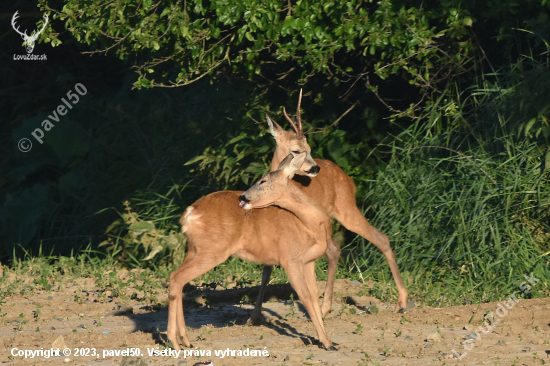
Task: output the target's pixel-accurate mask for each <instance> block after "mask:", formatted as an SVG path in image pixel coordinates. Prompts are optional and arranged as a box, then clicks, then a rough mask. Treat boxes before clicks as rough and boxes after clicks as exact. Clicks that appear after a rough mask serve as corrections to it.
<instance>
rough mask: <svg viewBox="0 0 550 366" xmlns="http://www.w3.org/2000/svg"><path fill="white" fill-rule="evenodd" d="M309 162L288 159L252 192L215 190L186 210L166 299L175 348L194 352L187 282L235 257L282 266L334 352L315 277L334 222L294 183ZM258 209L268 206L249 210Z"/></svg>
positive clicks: (299, 157)
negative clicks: (180, 258) (179, 260)
mask: <svg viewBox="0 0 550 366" xmlns="http://www.w3.org/2000/svg"><path fill="white" fill-rule="evenodd" d="M305 158H306V154H305V153H301V154H297V155H296V156H293V155H291V154H290V155H289V156H288V157H287V158H285V159H283V161H282V162H281V164H280V167H279V169H278V170H276V171H273V172H270V173H268V174H266V175H265V176H264V177H263V178H262V179H261V180H260V181H258V182H257V183H256V184H255V185H253V186H252V187H251V188H250V189H249V190H248V191H246V192H242V191H241V192H239V191H221V192H216V193H212V194H209V195H207V196H205V197H203V198H201V199H199V200H198V201H197V202H195V203H193V204H192V205H191V206H189V207H188V208H187V209H186V210H185V212H184V213H183V215H182V217H181V219H180V223H181V225H182V230H183V231H184V232H185V233H186V235H187V240H188V252H187V256H186V258H185V261H184V262H183V264H182V265H181V267H180V268H178V269H177V270H175V271H174V272H172V273H171V274H170V285H169V296H168V300H169V305H168V329H167V334H168V340H169V341H170V342H172V345H173V347H174V349H176V350H179V349H180V346H179V337H181V338H182V339H181V340H182V343H183V345H184V346H186V347H191V343H190V342H189V338H188V336H187V330H186V328H185V320H184V315H183V303H182V297H183V296H182V289H183V287H184V285H185V284H186V283H188V282H189V281H191V280H192V279H194V278H196V277H198V276H200V275H201V274H203V273H205V272H207V271H208V270H210V269H212V268H214V267H215V266H217V265H218V264H220V263H222V262H224V261H225V260H226V259H227V258H229V256H236V257H239V258H241V259H244V260H248V261H251V262H256V263H263V264H266V265H277V264H279V265H281V266H283V268H284V269H285V270H286V272H287V274H288V278H289V280H290V283H291V284H292V286H293V287H294V289H295V290H296V292H297V293H298V296H299V297H300V300H301V301H302V302H303V304H304V306H305V308H306V310H307V312H308V314H309V316H310V318H311V320H312V322H313V324H314V326H315V330H316V331H317V336H318V339H319V340H320V341H321V343H322V344H323V346H324V347H326V348H327V349H332V350H334V349H335V348H334V347H333V346H332V342H331V341H330V339H329V338H328V336H327V334H326V332H325V329H324V326H323V320H322V314H321V309H320V307H319V300H318V293H317V285H316V280H315V260H316V259H317V258H319V257H320V256H321V255H322V254H323V253H324V252H325V251H326V249H327V245H328V243H329V242H331V241H332V239H331V236H332V228H331V225H330V218H329V217H328V215H327V213H326V211H325V209H324V208H323V207H322V206H320V205H319V204H318V203H317V202H316V201H314V200H313V199H312V198H310V197H309V196H307V195H305V194H304V193H303V192H302V191H301V190H300V189H297V188H296V186H294V185H293V184H289V181H290V179H292V177H293V176H294V174H295V173H296V172H297V171H298V170H299V169H300V168H301V167H302V164H303V162H304V160H305ZM271 205H278V206H280V207H282V208H284V209H282V208H279V207H274V206H271ZM239 206H241V207H243V208H244V209H245V210H243V209H241V208H240V207H239ZM267 206H270V207H267ZM260 207H265V208H261V209H258V210H256V209H253V210H250V209H252V208H260ZM330 245H335V244H334V243H332V244H330Z"/></svg>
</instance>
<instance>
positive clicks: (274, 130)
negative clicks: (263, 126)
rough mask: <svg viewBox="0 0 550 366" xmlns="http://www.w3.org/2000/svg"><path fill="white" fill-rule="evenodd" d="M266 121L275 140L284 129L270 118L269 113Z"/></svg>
mask: <svg viewBox="0 0 550 366" xmlns="http://www.w3.org/2000/svg"><path fill="white" fill-rule="evenodd" d="M265 119H266V121H267V125H268V126H269V132H271V134H272V135H273V137H274V138H277V136H278V135H279V133H280V131H282V130H283V129H282V128H281V126H279V125H278V124H277V122H275V121H273V120H272V119H271V118H269V116H268V115H267V113H266V114H265Z"/></svg>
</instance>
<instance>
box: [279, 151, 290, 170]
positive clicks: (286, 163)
mask: <svg viewBox="0 0 550 366" xmlns="http://www.w3.org/2000/svg"><path fill="white" fill-rule="evenodd" d="M293 158H294V155H292V154H288V155H287V156H286V157H285V158H284V159H283V161H281V162H280V163H279V167H278V168H277V170H283V169H286V168H287V167H288V166H289V165H290V163H291V162H292V159H293Z"/></svg>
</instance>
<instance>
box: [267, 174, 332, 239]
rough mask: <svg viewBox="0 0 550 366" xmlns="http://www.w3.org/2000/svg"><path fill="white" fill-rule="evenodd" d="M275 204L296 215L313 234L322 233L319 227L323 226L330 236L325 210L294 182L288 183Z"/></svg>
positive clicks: (329, 226)
mask: <svg viewBox="0 0 550 366" xmlns="http://www.w3.org/2000/svg"><path fill="white" fill-rule="evenodd" d="M275 204H276V205H277V206H279V207H282V208H284V209H286V210H288V211H290V212H292V213H293V214H294V215H296V217H298V219H299V220H300V221H301V222H302V224H304V226H305V227H306V228H308V229H309V230H311V231H312V232H313V234H314V235H317V234H318V233H322V231H321V230H320V227H321V226H324V227H325V229H324V230H325V232H326V234H327V235H328V236H331V233H330V230H332V227H331V225H330V218H329V216H328V214H327V212H326V210H325V209H324V208H323V206H321V205H320V204H319V203H318V202H317V201H316V200H314V199H313V198H311V197H309V196H308V195H307V194H305V193H304V192H302V190H301V189H299V188H298V187H296V186H295V185H294V184H289V185H288V188H287V190H286V193H285V194H284V195H283V197H281V198H280V199H279V200H278V201H277V202H276V203H275Z"/></svg>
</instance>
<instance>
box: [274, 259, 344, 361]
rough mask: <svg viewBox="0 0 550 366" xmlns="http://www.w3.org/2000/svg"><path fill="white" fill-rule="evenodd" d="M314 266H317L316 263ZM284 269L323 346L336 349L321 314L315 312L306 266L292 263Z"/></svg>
mask: <svg viewBox="0 0 550 366" xmlns="http://www.w3.org/2000/svg"><path fill="white" fill-rule="evenodd" d="M313 264H314V265H315V263H314V262H313ZM284 267H285V270H286V273H287V274H288V279H289V280H290V284H291V285H292V287H294V289H295V290H296V293H297V294H298V297H299V298H300V300H301V301H302V303H303V304H304V307H305V308H306V310H307V313H308V314H309V317H310V319H311V321H312V322H313V326H314V327H315V331H316V332H317V338H318V339H319V341H320V342H321V343H322V344H323V346H325V348H326V349H330V350H333V349H335V348H334V347H333V346H332V341H331V340H330V339H329V337H328V336H327V333H326V332H325V327H324V326H323V323H322V321H320V314H319V315H317V313H316V311H315V307H314V304H313V299H312V296H311V293H310V291H309V288H308V285H307V283H306V277H305V275H304V272H305V268H304V264H303V263H300V262H298V261H292V262H291V263H288V264H286V265H285V266H284ZM317 307H319V304H317ZM319 311H320V310H319Z"/></svg>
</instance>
